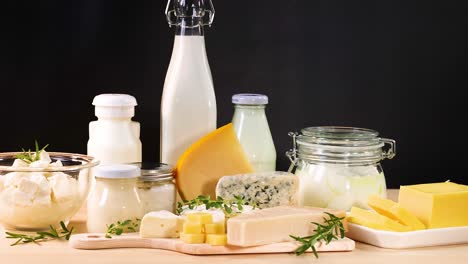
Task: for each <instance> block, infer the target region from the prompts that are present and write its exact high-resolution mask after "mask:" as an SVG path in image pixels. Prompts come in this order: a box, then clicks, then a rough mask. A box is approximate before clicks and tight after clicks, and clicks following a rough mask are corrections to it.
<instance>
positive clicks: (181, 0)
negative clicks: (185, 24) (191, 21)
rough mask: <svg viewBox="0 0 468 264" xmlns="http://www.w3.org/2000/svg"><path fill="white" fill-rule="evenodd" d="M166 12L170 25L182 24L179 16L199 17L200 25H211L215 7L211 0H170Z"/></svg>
mask: <svg viewBox="0 0 468 264" xmlns="http://www.w3.org/2000/svg"><path fill="white" fill-rule="evenodd" d="M165 14H166V19H167V23H168V24H169V27H171V26H180V25H181V20H180V19H178V18H197V19H199V20H200V22H199V25H200V26H211V24H213V20H214V16H215V9H214V6H213V2H212V1H211V0H168V1H167V5H166V11H165Z"/></svg>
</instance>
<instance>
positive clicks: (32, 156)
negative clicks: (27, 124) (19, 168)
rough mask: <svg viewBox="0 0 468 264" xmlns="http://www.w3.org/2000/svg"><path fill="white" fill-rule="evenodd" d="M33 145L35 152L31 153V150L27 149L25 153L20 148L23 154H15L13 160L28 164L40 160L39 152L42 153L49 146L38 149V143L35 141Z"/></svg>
mask: <svg viewBox="0 0 468 264" xmlns="http://www.w3.org/2000/svg"><path fill="white" fill-rule="evenodd" d="M34 145H35V148H36V151H35V152H31V149H28V151H26V150H25V149H24V148H21V150H22V151H23V153H20V154H17V155H16V157H15V158H17V159H20V160H22V161H24V162H26V163H28V164H29V163H32V162H34V161H38V160H39V159H40V155H41V152H42V151H44V150H45V149H46V148H47V147H48V146H49V144H47V145H45V146H44V147H42V148H39V143H38V142H37V140H34Z"/></svg>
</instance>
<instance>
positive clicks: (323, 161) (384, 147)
mask: <svg viewBox="0 0 468 264" xmlns="http://www.w3.org/2000/svg"><path fill="white" fill-rule="evenodd" d="M289 135H290V136H291V137H292V138H293V143H294V147H293V149H292V150H290V151H288V152H287V153H286V155H287V156H288V157H289V158H290V160H291V166H290V168H289V171H291V172H293V173H295V174H296V175H297V176H298V177H299V185H300V187H299V203H300V204H301V205H305V206H315V207H323V208H333V209H342V210H349V209H350V208H351V207H352V206H357V207H361V208H368V206H367V199H368V197H369V196H370V195H373V194H375V195H379V196H381V197H386V184H385V176H384V173H383V170H382V167H381V165H380V161H381V160H383V159H385V158H388V159H392V158H393V157H394V156H395V141H394V140H391V139H385V138H380V137H378V135H379V133H378V132H377V131H373V130H370V129H363V128H353V127H308V128H304V129H302V130H301V132H300V133H292V132H291V133H289Z"/></svg>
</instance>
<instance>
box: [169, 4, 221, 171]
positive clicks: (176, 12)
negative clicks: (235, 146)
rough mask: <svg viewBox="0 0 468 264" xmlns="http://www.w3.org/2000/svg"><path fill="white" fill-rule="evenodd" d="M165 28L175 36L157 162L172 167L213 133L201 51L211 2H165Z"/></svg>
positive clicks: (209, 87) (210, 91)
mask: <svg viewBox="0 0 468 264" xmlns="http://www.w3.org/2000/svg"><path fill="white" fill-rule="evenodd" d="M166 16H167V21H168V23H169V26H174V27H175V29H176V35H175V39H174V47H173V49H172V57H171V61H170V63H169V67H168V69H167V74H166V79H165V81H164V89H163V94H162V99H161V134H160V136H161V138H160V143H161V144H160V148H161V149H160V151H161V152H160V154H161V162H164V163H168V164H176V163H177V160H178V159H179V157H180V156H181V155H182V153H183V152H184V151H185V150H186V149H187V148H188V147H190V145H192V144H193V143H194V142H195V141H197V140H198V139H200V138H201V137H203V136H204V135H206V134H208V133H210V132H211V131H213V130H215V129H216V98H215V91H214V87H213V80H212V77H211V71H210V66H209V64H208V59H207V56H206V50H205V38H204V33H203V30H204V26H206V25H211V23H212V22H213V18H214V8H213V4H212V3H211V0H169V1H168V3H167V8H166Z"/></svg>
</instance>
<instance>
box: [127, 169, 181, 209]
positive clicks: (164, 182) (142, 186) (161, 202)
mask: <svg viewBox="0 0 468 264" xmlns="http://www.w3.org/2000/svg"><path fill="white" fill-rule="evenodd" d="M132 164H133V165H136V166H138V167H139V168H140V171H141V175H140V177H138V181H137V187H138V194H139V196H140V199H141V206H142V210H143V213H144V214H146V213H149V212H154V211H160V210H166V211H169V212H174V211H175V206H176V195H177V192H176V187H175V180H174V168H173V167H172V166H171V165H168V164H164V163H150V162H143V163H132Z"/></svg>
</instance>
